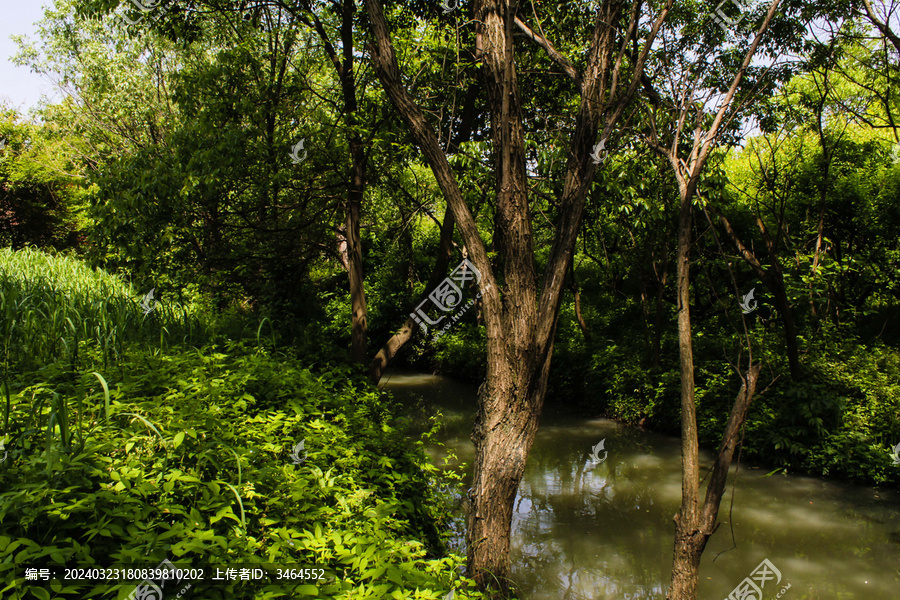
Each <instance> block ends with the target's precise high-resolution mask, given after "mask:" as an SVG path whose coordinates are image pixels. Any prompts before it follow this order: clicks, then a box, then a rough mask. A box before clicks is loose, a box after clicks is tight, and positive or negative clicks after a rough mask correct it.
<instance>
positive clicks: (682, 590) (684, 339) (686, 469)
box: [668, 196, 706, 600]
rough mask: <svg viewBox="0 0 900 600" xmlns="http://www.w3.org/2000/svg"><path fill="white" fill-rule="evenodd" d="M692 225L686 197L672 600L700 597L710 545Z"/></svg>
mask: <svg viewBox="0 0 900 600" xmlns="http://www.w3.org/2000/svg"><path fill="white" fill-rule="evenodd" d="M691 221H692V219H691V198H690V197H689V196H682V199H681V211H680V213H679V218H678V242H677V243H678V248H677V251H676V256H675V264H676V279H677V282H676V296H677V299H678V353H679V359H680V362H681V510H680V511H679V513H678V515H677V516H676V517H675V558H674V561H673V564H672V587H671V589H670V590H669V595H668V598H669V600H682V599H684V600H687V599H694V598H696V597H697V582H698V580H699V573H698V570H697V566H698V565H699V564H700V555H701V554H702V553H703V548H704V547H705V545H706V542H705V540H703V539H702V536H700V535H699V533H700V532H699V531H698V525H699V520H700V507H699V502H700V474H699V471H700V465H699V442H698V440H697V416H696V412H695V410H694V349H693V344H692V341H691V307H690V302H691V291H690V286H691V264H690V260H691V257H690V247H691Z"/></svg>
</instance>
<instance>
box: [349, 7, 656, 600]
mask: <svg viewBox="0 0 900 600" xmlns="http://www.w3.org/2000/svg"><path fill="white" fill-rule="evenodd" d="M671 4H672V0H670V1H669V3H668V4H667V5H666V7H665V8H664V9H663V10H661V11H660V13H659V16H658V17H657V18H656V20H655V22H654V23H653V27H652V29H651V32H650V35H649V39H648V41H647V45H646V46H645V47H644V48H643V49H642V51H641V52H640V53H639V55H638V56H637V57H635V60H634V62H633V63H631V64H633V65H634V69H635V71H634V77H633V78H632V79H631V80H630V82H628V84H629V85H628V89H627V90H625V91H619V92H618V93H617V90H616V86H617V82H618V81H619V73H618V69H619V67H620V66H621V64H622V54H623V53H624V51H625V47H624V45H623V47H622V48H621V49H620V51H619V57H618V60H616V61H614V60H613V58H614V56H613V54H614V51H615V50H616V36H617V32H616V30H615V28H614V24H615V23H616V22H617V21H618V19H619V16H620V14H621V11H622V9H623V7H624V6H625V2H624V1H613V2H607V3H604V4H603V6H602V7H601V10H600V11H599V14H598V15H597V19H596V26H595V30H594V38H593V43H592V46H591V49H590V52H589V54H588V57H587V60H586V67H585V72H584V74H583V76H581V77H580V78H578V80H580V81H581V85H580V92H581V103H580V105H579V108H578V112H577V115H576V118H575V130H574V133H573V136H572V141H571V149H570V153H569V157H568V161H567V164H566V175H565V183H564V186H563V190H562V193H561V198H560V201H559V217H558V222H557V229H556V235H555V237H554V241H553V245H552V247H551V250H550V254H549V256H548V260H547V267H546V270H545V272H544V275H543V281H542V285H541V287H540V288H538V285H537V275H536V272H535V266H534V265H535V257H534V252H533V248H532V232H531V215H530V211H529V203H528V186H527V178H526V170H525V152H524V128H523V125H522V113H521V109H520V100H519V89H518V82H517V78H516V70H515V56H514V52H513V31H512V30H513V26H514V24H515V7H514V6H513V5H511V4H510V3H509V2H508V1H507V0H476V1H475V4H474V16H475V22H476V23H477V24H478V25H477V32H476V44H477V45H478V50H479V51H478V52H477V53H476V56H479V57H481V59H482V60H483V66H484V68H483V77H484V85H485V87H486V89H487V93H488V105H489V110H490V115H491V131H492V135H493V139H492V142H493V154H494V162H495V173H494V177H495V181H496V198H497V201H496V216H495V238H494V242H495V244H494V245H495V248H496V249H497V253H498V257H499V261H498V263H499V264H498V268H502V269H503V274H504V277H503V281H504V289H503V290H502V292H503V293H502V296H501V290H498V289H497V285H496V282H497V279H496V277H495V275H494V271H493V268H492V266H491V263H490V262H489V260H488V255H487V249H486V246H485V244H484V241H483V240H482V239H481V236H480V233H479V231H478V227H477V224H476V223H475V220H474V217H473V216H472V213H471V211H470V210H469V209H468V207H467V205H466V204H465V202H464V200H463V198H462V194H461V193H460V190H459V186H458V184H457V182H456V179H455V177H454V176H453V173H452V171H451V169H450V165H449V163H448V161H447V157H446V155H445V154H444V152H443V150H442V149H441V147H440V145H439V143H438V141H437V136H436V135H435V133H434V131H433V129H432V128H431V127H430V126H429V125H428V123H427V121H426V119H425V115H424V113H423V112H422V110H421V109H420V108H419V107H418V105H417V104H416V103H415V101H414V100H413V98H412V96H411V95H410V94H409V92H408V91H407V90H406V88H405V86H404V85H403V83H402V77H401V74H400V70H399V67H398V65H397V59H396V55H395V53H394V49H393V47H392V46H391V43H390V35H389V33H388V30H387V25H386V23H385V21H384V15H383V12H382V8H381V3H380V2H379V0H366V6H367V8H368V13H369V21H370V24H371V27H372V32H373V37H374V40H375V41H374V43H373V45H372V46H371V47H370V54H371V56H372V63H373V66H374V69H375V72H376V74H377V75H378V78H379V80H380V81H381V83H382V86H383V87H384V89H385V92H386V94H387V95H388V97H389V98H390V100H391V102H392V103H393V105H394V107H395V108H396V109H397V111H398V112H399V114H400V115H401V116H402V118H403V119H404V120H405V121H406V124H407V126H408V127H409V130H410V132H411V134H412V136H413V138H414V139H415V141H416V144H417V145H418V146H419V148H420V149H421V150H422V153H423V155H424V158H425V160H426V161H427V162H428V164H429V166H430V167H431V170H432V172H433V173H434V176H435V179H436V181H437V183H438V185H439V186H440V188H441V191H442V192H443V194H444V197H445V198H446V199H447V203H448V205H449V206H450V208H451V209H452V211H453V214H454V216H455V217H456V222H457V226H458V227H459V231H460V234H461V235H462V238H463V240H464V242H465V244H466V246H467V248H468V250H469V252H470V255H471V257H470V260H471V261H472V262H473V264H474V265H475V267H476V268H477V269H478V270H479V271H480V272H481V274H482V279H481V291H482V294H483V296H482V300H483V305H482V311H483V314H484V321H485V327H486V330H487V380H486V381H485V383H484V385H483V386H482V387H481V389H480V391H479V394H478V414H477V417H476V422H475V427H474V428H473V432H472V440H473V441H474V443H475V464H474V466H475V474H474V483H473V486H472V488H471V489H470V490H469V493H468V497H469V510H468V515H467V522H468V530H467V541H468V556H467V566H468V570H469V575H470V576H471V577H473V578H474V579H475V580H476V581H477V582H478V584H479V587H481V589H482V590H486V591H488V595H489V597H506V596H507V595H508V594H509V592H510V589H511V582H510V579H509V576H510V563H509V546H510V527H511V522H512V511H513V501H514V499H515V495H516V491H517V489H518V486H519V483H520V481H521V478H522V474H523V473H524V468H525V459H526V457H527V456H528V451H529V449H530V448H531V444H532V442H533V440H534V433H535V431H536V429H537V423H538V417H539V415H540V412H541V407H542V405H543V400H544V393H545V391H546V385H547V372H548V370H549V366H550V357H551V355H552V350H553V335H554V333H555V331H556V322H557V316H558V314H559V306H560V302H561V297H562V291H563V285H564V281H565V279H566V277H565V275H566V267H567V265H568V264H569V263H570V262H571V260H572V253H573V250H574V245H575V237H576V235H577V233H578V228H579V225H580V221H581V215H582V212H583V208H584V200H585V197H586V195H587V191H588V189H589V187H590V182H591V180H592V178H593V175H594V173H595V171H596V165H595V164H594V163H593V162H592V161H591V159H590V153H591V151H592V147H593V144H594V141H595V140H596V137H597V130H598V127H599V123H600V118H601V116H602V115H603V114H604V113H606V115H607V118H606V128H605V130H604V137H603V139H604V140H605V139H606V138H607V137H608V136H609V134H610V132H611V131H612V128H613V127H614V125H615V123H616V122H617V120H618V119H619V118H620V117H621V115H622V113H623V112H624V109H625V105H626V103H627V102H628V101H629V99H630V98H631V97H632V96H633V95H634V92H635V90H636V88H637V87H638V85H639V83H640V73H641V72H642V70H643V65H644V63H645V61H646V58H647V54H648V52H649V48H650V46H651V45H652V41H653V39H655V36H656V34H657V33H658V31H659V27H660V25H661V23H662V21H663V20H664V19H665V17H666V15H667V14H668V10H669V8H670V7H671ZM634 10H635V14H632V22H631V26H630V27H629V31H628V35H631V33H632V32H633V31H634V30H635V28H636V26H637V15H636V12H637V9H636V8H635V9H634ZM613 98H615V101H614V100H613Z"/></svg>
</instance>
